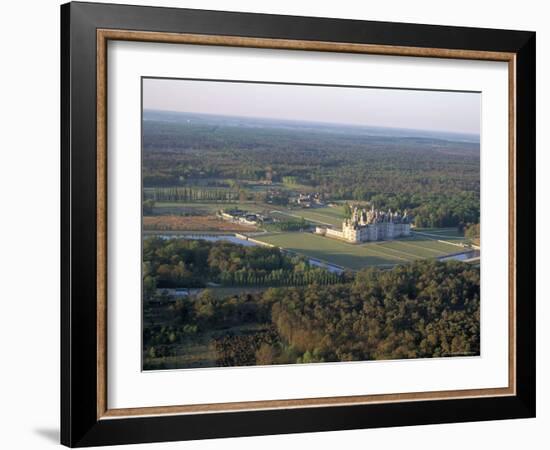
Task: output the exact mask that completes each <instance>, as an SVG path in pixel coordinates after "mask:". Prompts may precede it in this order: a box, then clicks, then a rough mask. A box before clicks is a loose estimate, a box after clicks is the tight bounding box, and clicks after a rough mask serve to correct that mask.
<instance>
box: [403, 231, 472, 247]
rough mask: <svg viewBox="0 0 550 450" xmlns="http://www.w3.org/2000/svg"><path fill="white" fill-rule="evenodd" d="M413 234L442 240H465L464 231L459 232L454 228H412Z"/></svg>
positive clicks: (458, 241)
mask: <svg viewBox="0 0 550 450" xmlns="http://www.w3.org/2000/svg"><path fill="white" fill-rule="evenodd" d="M412 232H413V235H414V236H417V237H419V238H420V237H422V238H426V239H434V240H442V241H447V242H453V243H457V244H458V243H461V242H464V241H466V239H465V238H464V233H460V232H459V231H458V230H457V229H456V228H413V229H412Z"/></svg>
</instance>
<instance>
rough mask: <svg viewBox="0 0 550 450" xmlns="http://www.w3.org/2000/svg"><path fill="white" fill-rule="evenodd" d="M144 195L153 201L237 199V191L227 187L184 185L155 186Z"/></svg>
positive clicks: (223, 200) (224, 200)
mask: <svg viewBox="0 0 550 450" xmlns="http://www.w3.org/2000/svg"><path fill="white" fill-rule="evenodd" d="M144 196H145V198H146V199H148V200H152V201H154V202H204V201H222V202H230V201H235V200H238V199H239V192H235V191H231V190H228V189H201V188H195V187H185V186H171V187H157V188H151V189H147V190H145V191H144Z"/></svg>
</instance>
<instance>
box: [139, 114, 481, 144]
mask: <svg viewBox="0 0 550 450" xmlns="http://www.w3.org/2000/svg"><path fill="white" fill-rule="evenodd" d="M145 111H155V112H166V113H179V114H196V115H198V116H218V117H232V118H239V119H255V120H266V121H268V120H280V121H283V122H293V123H299V122H305V123H311V124H320V125H338V126H347V127H352V128H379V129H385V130H403V131H417V132H429V133H448V134H455V135H466V136H472V137H476V138H478V139H479V140H481V131H480V132H478V133H473V132H471V131H470V132H466V131H450V130H434V129H428V128H408V127H389V126H383V125H369V124H357V123H348V122H329V121H320V120H308V119H286V118H280V117H265V116H243V115H231V114H219V113H218V114H216V113H205V112H194V111H177V110H173V109H157V108H142V113H143V112H145ZM142 119H143V117H142ZM411 137H413V136H411Z"/></svg>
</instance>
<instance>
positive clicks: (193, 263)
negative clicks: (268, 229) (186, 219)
mask: <svg viewBox="0 0 550 450" xmlns="http://www.w3.org/2000/svg"><path fill="white" fill-rule="evenodd" d="M341 278H342V277H341V276H340V275H338V274H335V273H330V272H328V271H327V270H324V269H321V268H317V267H314V266H311V265H310V264H309V263H308V262H307V260H306V259H305V258H304V257H303V256H299V255H295V256H290V255H289V254H287V253H286V254H285V253H283V252H282V251H281V250H280V249H279V248H276V247H260V246H253V247H252V246H251V247H247V246H244V245H239V244H233V243H231V242H224V241H217V242H210V241H206V240H187V239H162V238H158V237H149V238H147V239H145V240H144V242H143V283H144V287H145V291H146V294H148V295H149V294H153V293H154V291H155V289H157V288H178V287H185V288H189V287H206V286H207V285H208V283H216V284H221V285H224V286H297V285H298V286H300V285H305V284H311V283H317V284H320V285H326V284H333V283H337V282H339V281H340V280H341Z"/></svg>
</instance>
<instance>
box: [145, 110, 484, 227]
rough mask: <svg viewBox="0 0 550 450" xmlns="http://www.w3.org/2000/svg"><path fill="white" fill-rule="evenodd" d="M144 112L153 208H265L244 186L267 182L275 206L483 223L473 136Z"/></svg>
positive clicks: (432, 222)
mask: <svg viewBox="0 0 550 450" xmlns="http://www.w3.org/2000/svg"><path fill="white" fill-rule="evenodd" d="M145 114H148V116H147V117H148V120H146V121H144V122H143V125H144V129H143V149H144V152H143V185H144V187H146V188H157V189H155V190H154V191H153V192H154V197H153V199H154V200H159V201H165V200H176V201H204V200H209V201H231V200H235V199H237V198H240V199H241V200H246V199H250V200H251V199H254V200H260V201H262V200H264V201H265V200H266V199H265V198H264V197H265V194H264V193H262V192H251V191H247V189H246V184H247V183H251V182H268V183H279V184H280V185H281V186H282V187H283V188H284V189H283V192H282V193H278V194H277V196H275V197H273V198H276V200H277V201H274V203H280V204H285V202H286V201H287V196H286V195H285V193H284V190H285V189H286V190H293V189H294V190H295V189H298V188H300V187H301V188H303V189H310V190H311V189H313V190H316V191H318V192H320V193H321V194H322V195H323V196H324V197H325V198H328V199H330V200H332V201H343V200H347V201H369V202H372V203H373V204H375V205H376V207H379V208H386V207H391V208H393V209H399V210H404V209H408V210H409V211H411V212H412V213H413V214H414V217H415V220H417V221H418V224H417V226H422V227H443V226H458V225H459V224H460V223H477V222H479V188H480V185H479V141H475V139H472V138H470V140H468V139H464V138H463V137H460V138H459V137H456V136H451V135H448V136H447V135H441V134H437V133H431V134H430V133H429V132H425V133H424V134H419V133H418V132H413V131H409V132H408V133H407V132H405V131H403V130H400V131H399V130H382V131H380V130H374V131H376V132H374V131H373V130H370V129H368V128H367V129H365V128H361V127H348V126H335V125H333V126H328V125H326V126H323V127H321V126H319V125H317V126H314V125H313V124H288V123H282V124H281V123H277V122H276V123H273V122H271V121H267V120H259V119H256V120H254V119H247V120H245V119H242V120H240V121H237V119H234V118H226V117H219V116H208V115H192V114H184V113H160V112H147V111H146V112H145ZM166 114H170V115H169V116H168V117H167V116H166ZM168 119H169V120H168ZM197 185H199V186H202V187H201V188H197ZM273 198H270V201H273Z"/></svg>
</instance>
